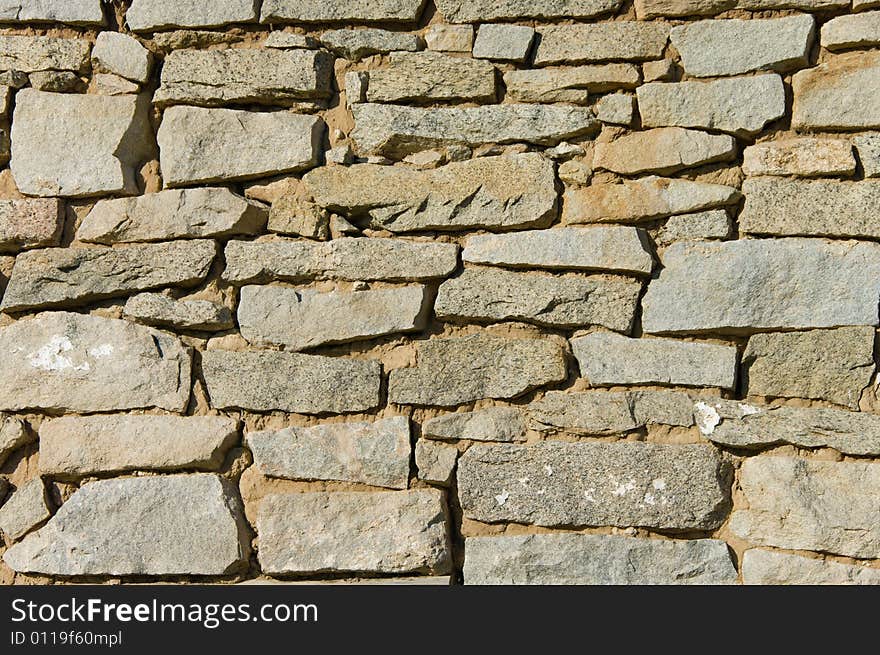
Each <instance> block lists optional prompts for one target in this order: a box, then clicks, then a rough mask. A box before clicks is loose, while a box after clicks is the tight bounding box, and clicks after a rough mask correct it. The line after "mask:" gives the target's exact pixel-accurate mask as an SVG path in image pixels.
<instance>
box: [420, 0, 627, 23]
mask: <svg viewBox="0 0 880 655" xmlns="http://www.w3.org/2000/svg"><path fill="white" fill-rule="evenodd" d="M436 4H437V8H438V9H439V10H440V13H441V14H443V17H444V18H445V19H446V20H448V21H450V22H453V23H476V22H479V21H485V20H508V19H521V18H562V17H566V18H592V17H594V16H599V15H601V14H606V13H609V12H612V11H614V10H615V9H617V8H618V7H619V6H620V4H621V2H620V0H566V1H564V2H560V1H559V0H489V1H488V2H487V1H486V0H437V2H436Z"/></svg>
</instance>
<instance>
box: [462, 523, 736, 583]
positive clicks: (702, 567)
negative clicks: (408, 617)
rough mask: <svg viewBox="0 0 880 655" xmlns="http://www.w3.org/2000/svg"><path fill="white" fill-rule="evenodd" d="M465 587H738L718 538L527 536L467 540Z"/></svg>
mask: <svg viewBox="0 0 880 655" xmlns="http://www.w3.org/2000/svg"><path fill="white" fill-rule="evenodd" d="M464 548H465V560H464V583H465V584H466V585H658V584H660V585H685V584H687V585H718V584H736V581H737V576H736V568H735V567H734V566H733V562H732V561H731V559H730V554H729V553H728V552H727V544H725V543H724V542H723V541H718V540H716V539H693V540H682V541H673V540H661V539H633V538H631V537H618V536H613V535H597V534H531V535H516V536H501V537H470V538H468V539H466V540H465V545H464Z"/></svg>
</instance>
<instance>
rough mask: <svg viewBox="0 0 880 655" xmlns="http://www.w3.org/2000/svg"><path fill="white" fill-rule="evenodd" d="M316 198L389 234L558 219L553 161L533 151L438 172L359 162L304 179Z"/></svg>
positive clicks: (482, 159) (523, 224) (539, 223)
mask: <svg viewBox="0 0 880 655" xmlns="http://www.w3.org/2000/svg"><path fill="white" fill-rule="evenodd" d="M303 182H304V183H305V185H306V187H307V189H308V190H309V192H310V193H311V194H312V195H313V196H314V198H315V202H316V203H317V204H318V205H319V206H321V207H324V208H326V209H329V210H331V211H334V212H337V213H341V214H343V215H345V216H346V217H348V218H349V219H351V220H355V221H358V220H361V219H363V220H365V221H366V222H368V223H369V224H370V225H372V226H374V227H376V228H379V229H385V230H390V231H391V232H396V233H400V232H413V231H421V230H443V231H447V230H463V229H470V228H476V227H487V228H492V229H512V228H525V227H545V226H547V225H548V224H549V223H550V222H551V221H552V220H553V219H554V218H555V217H556V190H555V186H554V184H555V173H554V169H553V163H552V162H551V161H550V160H548V159H544V158H543V157H542V156H541V155H539V154H536V153H529V154H521V155H513V156H509V157H505V156H502V157H480V158H477V159H470V160H468V161H464V162H453V163H451V164H447V165H446V166H441V167H440V168H437V169H434V170H426V171H420V170H415V169H412V168H409V167H401V166H379V165H375V164H355V165H354V166H325V167H321V168H317V169H315V170H313V171H310V172H309V173H307V174H306V175H305V176H304V177H303Z"/></svg>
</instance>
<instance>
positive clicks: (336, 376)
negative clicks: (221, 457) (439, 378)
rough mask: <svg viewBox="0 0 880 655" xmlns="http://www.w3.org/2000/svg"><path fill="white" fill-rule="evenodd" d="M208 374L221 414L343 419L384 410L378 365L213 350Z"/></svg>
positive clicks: (207, 356)
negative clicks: (243, 411)
mask: <svg viewBox="0 0 880 655" xmlns="http://www.w3.org/2000/svg"><path fill="white" fill-rule="evenodd" d="M202 371H203V373H204V376H205V384H206V385H207V387H208V395H209V396H210V399H211V406H212V407H214V408H217V409H229V408H233V407H237V408H241V409H250V410H253V411H256V412H270V411H274V410H278V411H284V412H295V413H297V414H325V413H326V414H342V413H345V412H363V411H367V410H370V409H374V408H376V407H378V406H379V386H380V383H381V366H380V365H379V362H375V361H359V360H354V359H347V358H344V357H321V356H318V355H300V354H297V353H281V352H272V351H265V350H264V351H253V352H231V351H223V350H208V351H205V352H204V353H202Z"/></svg>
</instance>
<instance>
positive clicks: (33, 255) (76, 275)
mask: <svg viewBox="0 0 880 655" xmlns="http://www.w3.org/2000/svg"><path fill="white" fill-rule="evenodd" d="M216 256H217V244H216V243H214V242H213V241H207V240H205V241H180V242H176V241H172V242H168V243H160V244H155V245H154V244H147V245H137V246H129V247H126V248H48V249H46V250H30V251H28V252H26V253H22V254H21V255H19V256H18V258H17V260H16V263H15V268H14V269H13V273H12V278H11V279H10V281H9V286H8V287H7V288H6V293H5V294H4V295H3V304H2V305H0V307H2V309H3V310H4V311H12V312H20V311H24V310H26V309H33V308H37V307H65V306H72V305H77V304H83V303H88V302H92V301H95V300H100V299H103V298H113V297H116V296H124V295H126V294H128V293H131V292H133V291H145V290H147V289H156V288H160V287H167V286H193V285H195V284H197V283H198V282H201V281H202V280H204V279H205V278H206V277H207V275H208V271H209V270H210V268H211V263H212V262H213V261H214V258H215V257H216Z"/></svg>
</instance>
